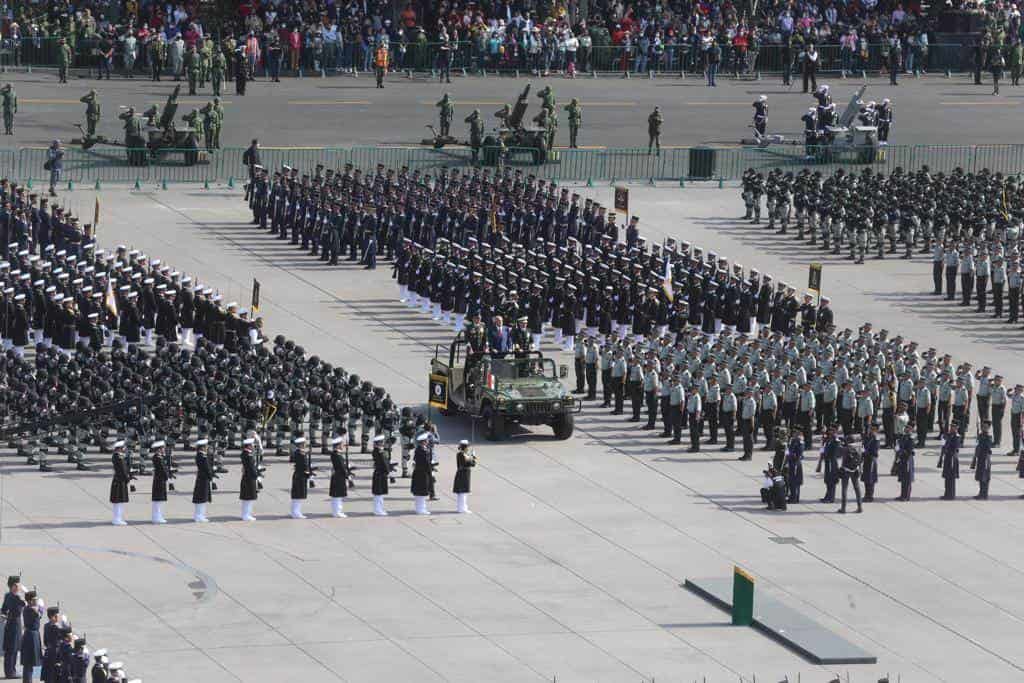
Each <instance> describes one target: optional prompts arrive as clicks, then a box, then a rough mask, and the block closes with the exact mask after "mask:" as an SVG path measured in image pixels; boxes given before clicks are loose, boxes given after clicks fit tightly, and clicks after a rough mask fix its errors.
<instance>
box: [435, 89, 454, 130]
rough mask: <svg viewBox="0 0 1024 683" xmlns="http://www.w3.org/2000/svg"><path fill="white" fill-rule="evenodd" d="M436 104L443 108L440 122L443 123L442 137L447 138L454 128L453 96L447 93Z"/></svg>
mask: <svg viewBox="0 0 1024 683" xmlns="http://www.w3.org/2000/svg"><path fill="white" fill-rule="evenodd" d="M434 106H436V107H440V108H441V112H440V114H439V115H438V117H439V121H438V122H439V123H440V124H441V128H440V130H441V137H443V138H446V137H448V135H449V133H450V131H451V129H452V119H453V118H454V117H455V103H454V102H452V98H451V97H449V96H448V93H445V94H444V97H442V98H441V101H440V102H438V103H437V104H436V105H434Z"/></svg>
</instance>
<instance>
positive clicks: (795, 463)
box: [780, 433, 804, 503]
mask: <svg viewBox="0 0 1024 683" xmlns="http://www.w3.org/2000/svg"><path fill="white" fill-rule="evenodd" d="M780 445H781V444H780ZM785 449H786V454H785V459H784V461H783V474H784V476H785V477H786V487H787V488H788V489H789V498H788V502H790V503H799V502H800V487H801V486H803V484H804V442H803V439H802V438H801V436H800V434H798V433H795V434H793V436H792V437H791V438H790V439H789V443H788V445H786V446H785Z"/></svg>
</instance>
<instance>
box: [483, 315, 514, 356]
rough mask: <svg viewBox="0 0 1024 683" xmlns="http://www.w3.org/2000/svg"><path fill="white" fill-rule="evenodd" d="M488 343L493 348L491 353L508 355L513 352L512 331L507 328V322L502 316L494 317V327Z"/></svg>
mask: <svg viewBox="0 0 1024 683" xmlns="http://www.w3.org/2000/svg"><path fill="white" fill-rule="evenodd" d="M487 343H488V345H489V346H490V347H491V353H508V352H509V351H511V350H512V331H511V330H509V329H508V328H507V327H505V321H504V320H503V319H502V317H501V316H500V315H496V316H494V326H493V327H492V328H491V331H490V334H489V335H488V340H487Z"/></svg>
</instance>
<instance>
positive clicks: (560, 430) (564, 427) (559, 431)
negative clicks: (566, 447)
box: [551, 413, 573, 441]
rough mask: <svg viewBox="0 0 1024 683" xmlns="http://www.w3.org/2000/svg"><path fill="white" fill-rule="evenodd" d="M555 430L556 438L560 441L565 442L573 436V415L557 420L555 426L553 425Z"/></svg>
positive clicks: (563, 416)
mask: <svg viewBox="0 0 1024 683" xmlns="http://www.w3.org/2000/svg"><path fill="white" fill-rule="evenodd" d="M551 426H552V427H554V428H555V438H556V439H558V440H559V441H565V440H566V439H568V438H570V437H571V436H572V430H573V416H572V413H565V414H564V415H562V416H561V417H560V418H558V419H557V420H555V422H554V424H552V425H551Z"/></svg>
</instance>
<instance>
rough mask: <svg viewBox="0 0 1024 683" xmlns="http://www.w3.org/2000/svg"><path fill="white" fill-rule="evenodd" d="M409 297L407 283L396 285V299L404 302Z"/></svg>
mask: <svg viewBox="0 0 1024 683" xmlns="http://www.w3.org/2000/svg"><path fill="white" fill-rule="evenodd" d="M408 298H409V287H408V285H398V300H399V301H401V302H402V303H405V302H406V300H407V299H408Z"/></svg>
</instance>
